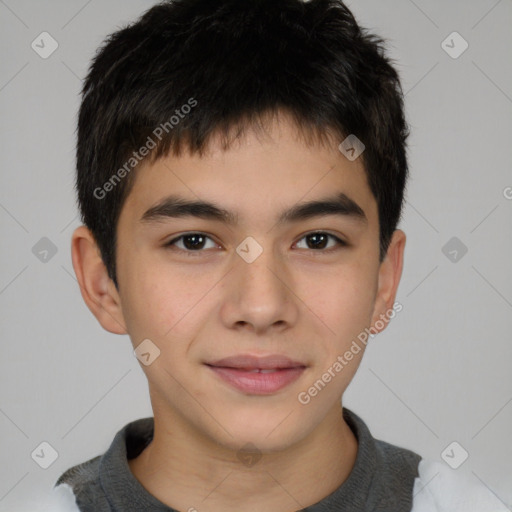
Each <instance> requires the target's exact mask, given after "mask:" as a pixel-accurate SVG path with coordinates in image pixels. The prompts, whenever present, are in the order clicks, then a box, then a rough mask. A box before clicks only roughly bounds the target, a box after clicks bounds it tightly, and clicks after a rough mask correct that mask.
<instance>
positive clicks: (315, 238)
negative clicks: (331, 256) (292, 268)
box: [309, 233, 327, 248]
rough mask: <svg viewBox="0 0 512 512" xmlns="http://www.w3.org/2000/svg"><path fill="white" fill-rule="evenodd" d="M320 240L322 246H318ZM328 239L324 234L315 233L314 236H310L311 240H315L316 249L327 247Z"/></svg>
mask: <svg viewBox="0 0 512 512" xmlns="http://www.w3.org/2000/svg"><path fill="white" fill-rule="evenodd" d="M318 239H322V241H321V242H320V244H318V243H317V242H318ZM326 239H327V237H326V236H325V235H324V234H321V233H315V234H313V235H310V237H309V240H313V246H314V247H315V248H318V247H320V248H324V247H325V241H326Z"/></svg>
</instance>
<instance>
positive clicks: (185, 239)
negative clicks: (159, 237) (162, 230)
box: [165, 233, 217, 253]
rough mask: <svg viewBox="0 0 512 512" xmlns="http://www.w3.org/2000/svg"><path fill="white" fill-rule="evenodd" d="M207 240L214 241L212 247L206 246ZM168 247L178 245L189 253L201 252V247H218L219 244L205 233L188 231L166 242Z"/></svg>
mask: <svg viewBox="0 0 512 512" xmlns="http://www.w3.org/2000/svg"><path fill="white" fill-rule="evenodd" d="M206 240H210V241H211V242H212V246H211V247H205V243H206ZM165 246H166V247H177V248H178V249H179V250H181V251H185V252H188V253H191V252H201V249H205V248H206V249H211V248H215V247H217V244H216V243H215V242H213V240H212V239H211V238H210V237H209V236H207V235H205V234H204V233H186V234H185V235H181V236H178V237H176V238H174V239H172V240H170V241H169V242H167V243H166V244H165Z"/></svg>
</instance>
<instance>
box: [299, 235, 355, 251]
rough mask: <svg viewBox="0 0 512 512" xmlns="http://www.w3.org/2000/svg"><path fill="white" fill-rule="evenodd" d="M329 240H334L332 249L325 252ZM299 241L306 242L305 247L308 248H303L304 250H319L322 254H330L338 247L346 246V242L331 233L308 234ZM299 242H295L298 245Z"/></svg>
mask: <svg viewBox="0 0 512 512" xmlns="http://www.w3.org/2000/svg"><path fill="white" fill-rule="evenodd" d="M329 238H330V239H331V240H334V247H332V246H331V247H329V248H328V249H327V250H326V246H327V245H328V240H329ZM300 240H306V245H307V246H308V247H305V249H313V250H315V251H318V250H320V251H322V252H331V251H332V250H336V249H337V248H339V247H340V246H342V247H344V246H347V245H348V244H347V243H346V242H344V241H343V240H341V239H340V238H338V237H337V236H335V235H332V234H331V233H326V232H324V231H315V232H314V233H308V234H307V235H305V236H303V237H302V238H301V239H300ZM300 240H299V242H297V244H298V243H300ZM308 242H310V243H308ZM300 248H302V247H300Z"/></svg>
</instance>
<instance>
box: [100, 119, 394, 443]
mask: <svg viewBox="0 0 512 512" xmlns="http://www.w3.org/2000/svg"><path fill="white" fill-rule="evenodd" d="M171 196H172V198H171ZM177 200H180V201H181V203H180V204H181V206H180V205H179V204H178V203H177V202H176V201H177ZM188 202H204V203H208V205H206V206H205V205H203V207H195V208H194V207H187V206H186V205H185V203H188ZM326 203H329V204H326ZM329 206H330V209H329V208H328V207H329ZM397 233H401V232H398V231H397V232H395V234H397ZM396 240H397V239H395V238H394V241H393V243H392V248H391V249H390V251H395V253H393V254H397V256H398V257H394V258H393V259H392V261H388V259H386V260H385V262H384V263H383V264H382V265H380V264H379V259H378V256H379V224H378V216H377V204H376V201H375V199H374V197H373V195H372V194H371V192H370V189H369V187H368V184H367V181H366V177H365V173H364V169H363V164H362V162H361V159H360V158H358V159H356V160H355V161H353V162H351V161H349V160H348V159H347V158H345V156H344V155H343V154H342V153H341V152H340V151H339V150H338V148H337V145H336V144H335V143H333V145H332V146H331V147H329V146H327V145H325V146H324V145H322V146H320V145H314V146H308V145H306V144H305V143H304V142H303V141H302V140H301V139H300V138H299V137H298V135H297V133H296V130H295V128H294V125H293V124H292V123H291V122H290V121H288V120H287V119H286V118H284V117H281V118H280V121H279V124H273V125H272V129H271V131H270V137H268V138H261V137H258V136H256V135H255V134H254V132H252V131H249V132H248V133H247V135H246V136H245V138H244V139H243V140H241V142H240V144H234V145H233V146H232V147H231V148H230V149H229V150H227V151H222V150H221V149H220V148H219V145H218V144H217V143H216V142H215V141H213V142H212V144H211V146H210V151H209V152H208V154H206V155H205V156H202V157H199V156H197V155H190V154H183V155H182V156H180V157H175V156H169V157H165V158H163V159H161V160H159V161H157V162H156V163H154V164H152V165H147V166H146V167H144V168H141V169H140V170H139V173H138V175H137V176H136V179H135V181H134V185H133V189H132V190H131V192H130V194H129V196H128V198H127V200H126V202H125V204H124V206H123V209H122V212H121V215H120V219H119V224H118V249H117V251H118V252H117V277H118V282H119V296H118V298H117V299H116V300H117V301H118V312H115V311H114V312H113V315H116V314H119V322H120V323H122V324H123V325H124V326H125V327H126V331H127V332H128V333H129V335H130V338H131V340H132V343H133V346H134V348H135V347H138V346H139V344H140V343H141V342H143V340H151V341H150V342H147V341H146V342H145V343H146V345H142V346H144V347H146V348H145V350H144V351H145V352H149V354H150V355H149V356H146V357H147V359H148V361H151V362H150V364H148V365H141V367H142V369H143V370H144V372H145V374H146V376H147V379H148V382H149V388H150V395H151V400H152V405H153V412H154V415H155V420H156V419H157V418H165V421H169V423H168V424H176V422H179V423H180V424H182V425H185V426H186V427H187V428H188V429H190V430H191V431H195V432H197V433H198V434H200V435H203V436H206V437H207V438H208V439H211V440H214V441H216V442H218V443H221V444H222V445H224V446H227V447H230V448H233V449H237V448H240V446H243V445H244V444H246V443H247V442H252V443H253V444H254V445H256V446H257V447H258V448H259V449H260V450H262V451H264V450H269V451H272V450H276V449H284V448H286V447H287V446H290V445H292V444H294V443H297V442H300V441H301V440H302V439H304V438H305V437H306V436H308V435H310V434H312V433H313V432H314V431H315V429H316V428H317V427H318V426H319V425H320V423H321V422H322V421H325V420H326V418H329V417H330V416H332V413H333V411H335V410H339V407H340V397H341V396H342V394H343V392H344V390H345V389H346V387H347V386H348V384H349V382H350V381H351V379H352V377H353V376H354V373H355V372H356V370H357V367H358V365H359V363H360V361H361V357H362V355H363V353H364V344H361V343H359V346H360V350H359V352H357V353H355V354H354V353H353V355H352V358H351V360H350V361H347V360H346V358H344V361H345V363H346V364H343V365H342V369H341V370H339V366H336V364H335V363H336V361H338V363H339V361H340V360H339V356H343V355H344V354H345V353H346V352H347V351H348V350H349V349H350V347H351V346H353V342H354V340H357V337H358V335H359V334H360V333H361V332H363V331H364V329H365V328H368V327H369V326H371V325H372V323H373V322H375V320H376V319H378V318H379V315H380V314H382V313H384V312H385V311H386V309H389V307H390V305H392V304H393V300H394V294H395V291H396V287H397V285H398V280H399V277H400V272H401V251H402V250H403V243H402V244H401V245H400V243H395V242H396ZM401 240H402V241H403V239H401ZM388 254H390V253H389V252H388ZM386 262H387V263H386ZM104 325H105V324H104ZM158 351H159V355H157V354H158ZM353 352H355V351H353ZM156 356H157V357H156ZM339 364H341V363H339ZM326 373H327V374H328V375H327V377H326ZM322 376H323V377H322ZM329 376H330V378H329ZM319 379H320V380H322V382H323V385H318V381H319ZM315 382H316V383H317V386H316V388H315V389H316V393H315V392H314V391H313V392H311V393H310V392H308V390H309V389H310V388H311V387H312V386H314V384H315ZM308 397H309V399H308ZM301 398H302V399H301Z"/></svg>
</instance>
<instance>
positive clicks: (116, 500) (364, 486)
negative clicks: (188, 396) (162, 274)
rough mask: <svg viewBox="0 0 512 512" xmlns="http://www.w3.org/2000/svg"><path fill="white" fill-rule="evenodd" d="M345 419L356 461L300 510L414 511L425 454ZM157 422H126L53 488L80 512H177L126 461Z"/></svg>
mask: <svg viewBox="0 0 512 512" xmlns="http://www.w3.org/2000/svg"><path fill="white" fill-rule="evenodd" d="M343 417H344V418H345V421H346V422H347V424H348V425H349V427H350V428H351V429H352V431H353V432H354V435H355V436H356V438H357V440H358V451H357V457H356V461H355V465H354V467H353V468H352V471H351V473H350V475H349V476H348V478H347V479H346V480H345V482H343V483H342V484H341V486H340V487H338V489H336V490H335V491H334V492H333V493H331V494H330V495H328V496H326V497H325V498H324V499H322V500H321V501H319V502H318V503H316V504H314V505H311V506H310V507H307V508H305V509H302V510H303V511H305V512H332V511H349V512H369V511H372V512H410V511H411V509H412V505H413V487H414V481H415V479H416V477H418V465H419V462H420V461H421V456H420V455H418V454H416V453H414V452H412V451H410V450H407V449H405V448H400V447H398V446H394V445H392V444H389V443H386V442H384V441H381V440H378V439H374V438H373V436H372V435H371V434H370V431H369V430H368V427H367V426H366V424H365V423H364V422H363V420H362V419H361V418H360V417H359V416H357V415H356V414H355V413H353V412H352V411H350V410H348V409H347V408H343ZM153 426H154V423H153V418H152V417H150V418H142V419H139V420H136V421H133V422H131V423H128V424H127V425H126V426H125V427H123V428H122V429H121V430H120V431H119V432H118V433H117V434H116V436H115V438H114V440H113V442H112V444H111V445H110V447H109V449H108V450H107V451H106V452H105V453H104V454H103V455H100V456H97V457H95V458H93V459H90V460H88V461H86V462H83V463H81V464H78V465H76V466H73V467H72V468H70V469H68V470H67V471H65V472H64V473H63V474H62V475H61V476H60V478H59V479H58V481H57V483H56V484H55V486H58V485H60V484H63V483H65V484H68V485H69V486H70V487H71V488H72V490H73V493H74V496H75V499H76V503H77V505H78V508H79V509H80V511H82V512H128V511H137V512H139V511H150V512H153V511H154V512H156V511H158V512H176V511H175V510H174V509H172V508H170V507H168V506H167V505H164V504H163V503H162V502H160V501H159V500H158V499H156V498H155V497H154V496H153V495H151V494H150V493H149V492H148V491H146V489H145V488H144V487H143V486H142V484H141V483H140V482H139V481H138V480H137V479H136V478H135V476H134V475H133V473H132V472H131V471H130V467H129V465H128V459H131V458H134V457H136V456H137V455H139V454H140V453H141V452H142V450H143V449H144V448H145V447H146V446H147V445H148V444H149V443H150V442H151V440H152V438H153ZM318 478H322V475H318Z"/></svg>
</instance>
